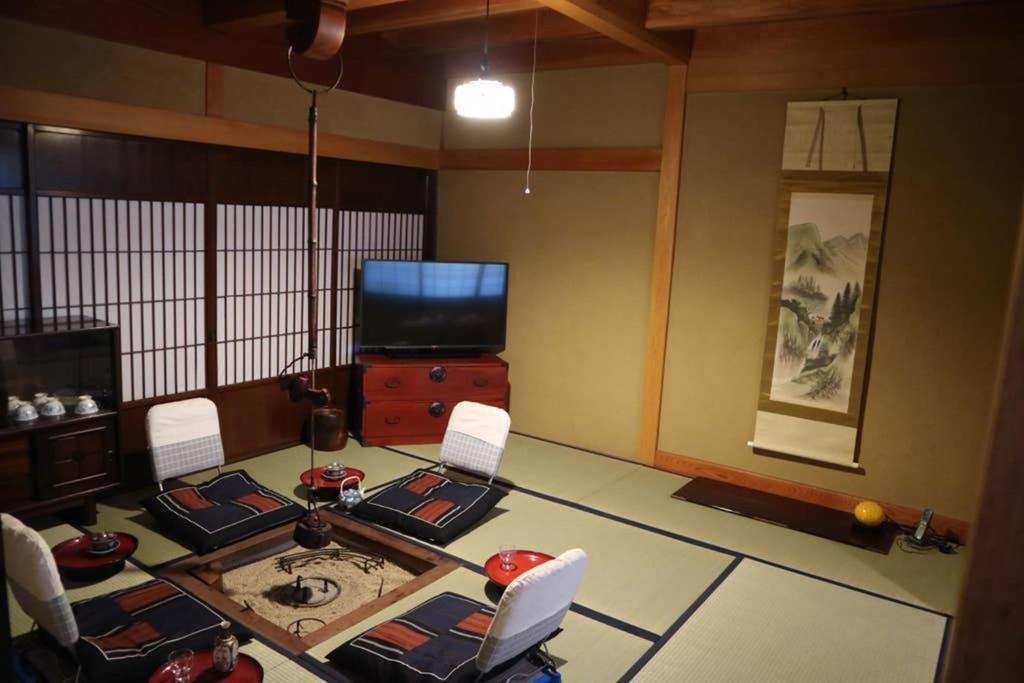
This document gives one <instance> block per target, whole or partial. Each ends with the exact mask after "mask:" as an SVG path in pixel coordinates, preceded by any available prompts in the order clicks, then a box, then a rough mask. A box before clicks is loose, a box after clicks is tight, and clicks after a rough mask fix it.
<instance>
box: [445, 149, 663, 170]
mask: <svg viewBox="0 0 1024 683" xmlns="http://www.w3.org/2000/svg"><path fill="white" fill-rule="evenodd" d="M526 162H527V150H526V149H445V150H441V168H442V169H443V170H457V171H519V170H522V169H525V168H526ZM660 168H661V148H660V147H557V148H552V147H545V148H540V149H536V148H535V149H534V150H533V170H535V171H650V172H657V171H658V170H659V169H660Z"/></svg>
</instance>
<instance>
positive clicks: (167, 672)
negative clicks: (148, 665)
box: [149, 650, 263, 683]
mask: <svg viewBox="0 0 1024 683" xmlns="http://www.w3.org/2000/svg"><path fill="white" fill-rule="evenodd" d="M168 654H170V653H168ZM188 680H189V683H207V681H209V682H210V683H213V681H228V682H229V683H259V681H262V680H263V667H262V666H260V663H259V662H257V661H256V660H255V659H253V658H252V657H250V656H249V655H247V654H243V653H241V652H239V653H238V662H237V663H236V664H235V669H234V671H232V672H231V673H229V674H219V673H217V670H216V669H214V668H213V650H197V651H196V653H195V654H194V655H193V656H192V675H190V676H189V677H188ZM149 683H174V674H172V673H171V665H170V663H167V664H164V665H163V666H161V667H160V668H159V669H157V670H156V671H155V672H153V675H152V676H150V677H149Z"/></svg>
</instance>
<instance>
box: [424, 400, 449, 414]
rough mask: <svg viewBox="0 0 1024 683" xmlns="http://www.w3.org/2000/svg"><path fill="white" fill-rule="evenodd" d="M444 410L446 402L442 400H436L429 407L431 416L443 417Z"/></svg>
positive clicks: (428, 410)
mask: <svg viewBox="0 0 1024 683" xmlns="http://www.w3.org/2000/svg"><path fill="white" fill-rule="evenodd" d="M444 411H445V407H444V403H442V402H441V401H434V402H433V403H431V404H430V407H429V408H427V412H428V413H430V415H431V417H441V416H442V415H444Z"/></svg>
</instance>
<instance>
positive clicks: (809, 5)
mask: <svg viewBox="0 0 1024 683" xmlns="http://www.w3.org/2000/svg"><path fill="white" fill-rule="evenodd" d="M982 2H992V0H828V2H822V1H821V0H786V2H766V0H728V2H708V0H650V2H649V4H648V7H647V20H646V21H645V22H644V26H645V27H646V28H648V29H651V30H672V29H674V30H681V29H691V28H699V27H704V26H720V25H725V24H753V23H759V22H763V21H780V20H786V19H813V18H818V17H829V16H840V15H845V14H869V13H873V12H893V11H898V10H908V9H925V8H929V7H949V6H951V5H964V4H981V3H982Z"/></svg>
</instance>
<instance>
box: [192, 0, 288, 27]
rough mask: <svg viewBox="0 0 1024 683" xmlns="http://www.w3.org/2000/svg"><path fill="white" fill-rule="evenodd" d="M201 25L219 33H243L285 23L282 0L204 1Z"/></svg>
mask: <svg viewBox="0 0 1024 683" xmlns="http://www.w3.org/2000/svg"><path fill="white" fill-rule="evenodd" d="M203 23H205V24H206V25H207V26H208V27H210V28H212V29H217V30H220V31H244V30H248V29H251V28H260V27H264V26H276V25H278V24H283V23H285V9H284V0H205V1H204V2H203Z"/></svg>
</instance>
